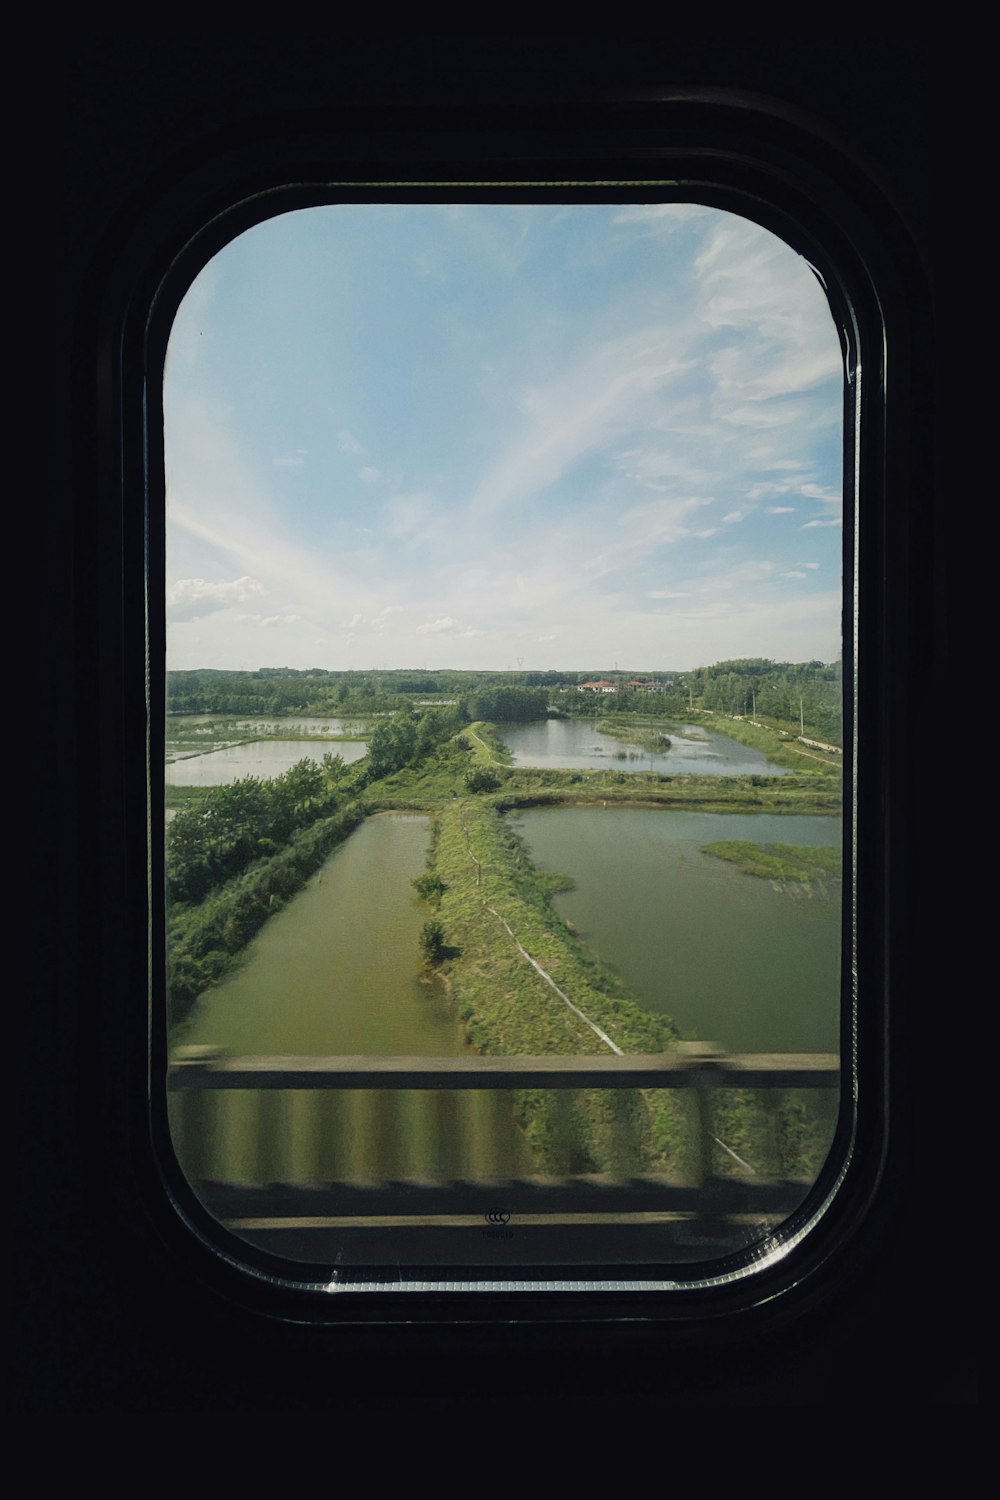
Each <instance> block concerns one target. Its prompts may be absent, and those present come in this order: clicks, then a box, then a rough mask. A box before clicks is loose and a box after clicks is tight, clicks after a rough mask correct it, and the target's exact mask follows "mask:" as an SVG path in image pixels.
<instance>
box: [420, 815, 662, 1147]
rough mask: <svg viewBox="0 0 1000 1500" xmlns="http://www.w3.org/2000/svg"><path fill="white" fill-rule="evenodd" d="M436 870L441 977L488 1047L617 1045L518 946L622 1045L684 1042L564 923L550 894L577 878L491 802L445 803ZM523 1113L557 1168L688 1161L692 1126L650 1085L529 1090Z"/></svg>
mask: <svg viewBox="0 0 1000 1500" xmlns="http://www.w3.org/2000/svg"><path fill="white" fill-rule="evenodd" d="M432 869H433V873H434V875H435V876H436V877H437V880H438V881H439V882H440V883H441V886H442V887H443V889H440V892H439V895H438V899H437V901H436V903H435V907H436V914H437V917H438V919H439V920H440V921H441V923H442V926H443V928H444V932H445V935H446V939H447V945H448V952H449V955H450V956H449V957H448V959H447V960H446V962H445V964H444V966H443V970H442V973H443V977H444V978H445V980H446V982H447V984H448V987H449V989H450V991H451V994H452V996H453V998H454V1001H455V1005H456V1007H457V1010H458V1014H459V1016H460V1017H461V1019H462V1020H463V1022H464V1023H465V1027H466V1031H467V1033H468V1036H469V1038H470V1040H471V1041H472V1042H473V1043H474V1044H475V1045H476V1046H477V1047H478V1048H479V1049H480V1051H482V1052H486V1053H492V1054H502V1055H507V1056H511V1055H513V1056H516V1055H519V1054H521V1055H539V1054H545V1053H555V1054H559V1055H573V1054H581V1053H608V1052H609V1051H610V1049H609V1048H608V1046H607V1044H606V1043H605V1042H603V1041H602V1040H601V1038H600V1037H599V1036H598V1035H597V1034H596V1033H595V1032H594V1031H593V1030H592V1029H591V1028H590V1027H589V1026H588V1025H587V1024H586V1022H585V1021H584V1020H582V1019H581V1018H580V1017H579V1016H578V1015H576V1014H574V1012H573V1011H572V1010H571V1009H570V1008H569V1006H568V1005H567V1004H566V1003H565V1001H564V1000H563V999H562V998H561V997H560V995H559V994H557V993H556V991H555V990H554V989H553V988H552V987H551V985H549V984H548V983H546V981H545V979H544V978H543V977H542V975H541V974H539V973H538V972H537V970H536V969H534V968H533V967H532V966H531V965H530V964H529V963H528V962H527V961H526V959H525V957H524V955H523V953H522V952H520V951H519V947H518V944H520V946H521V948H523V949H525V950H526V951H527V952H528V953H530V955H531V957H532V958H533V959H534V960H535V961H536V962H537V963H538V964H539V965H540V966H541V968H542V969H543V970H544V971H545V973H546V974H548V975H549V976H550V978H551V979H552V980H553V981H554V983H555V984H556V985H558V987H559V989H560V990H562V991H563V992H564V994H566V995H567V996H568V997H569V998H570V999H571V1000H572V1002H573V1004H574V1005H575V1006H576V1007H577V1009H578V1010H580V1011H582V1012H583V1014H584V1015H585V1016H586V1017H588V1018H589V1019H590V1021H592V1022H593V1023H594V1025H595V1026H597V1027H599V1028H600V1029H601V1030H602V1031H603V1032H605V1033H606V1035H607V1036H609V1037H610V1038H611V1040H612V1041H613V1042H614V1043H615V1044H616V1046H617V1047H619V1048H620V1049H621V1050H622V1051H623V1052H660V1051H662V1050H663V1049H664V1048H665V1047H667V1046H669V1045H670V1043H671V1042H672V1041H674V1040H675V1039H676V1036H677V1033H676V1030H675V1029H674V1027H673V1026H672V1025H671V1024H670V1022H669V1021H665V1020H663V1019H662V1018H660V1017H657V1016H654V1015H652V1014H650V1013H649V1012H648V1011H646V1010H644V1009H643V1008H642V1006H641V1005H640V1004H639V1002H638V1001H637V1000H636V998H635V997H634V996H633V995H631V994H630V993H629V991H628V989H627V988H626V986H625V985H624V984H623V983H622V981H621V980H620V979H618V978H617V976H615V975H614V974H612V973H611V972H610V971H609V970H608V969H606V968H605V967H604V966H603V965H602V964H600V963H598V962H597V961H596V960H595V959H594V958H593V957H592V956H591V955H590V954H588V953H587V951H586V950H585V949H584V948H583V947H582V945H581V944H580V943H579V942H577V940H576V939H575V938H574V937H573V935H572V934H571V933H570V931H569V929H568V928H567V927H566V926H565V925H564V924H563V923H562V922H561V921H560V920H559V918H558V917H557V916H556V914H555V912H554V911H553V910H552V908H551V906H550V905H549V899H548V898H549V897H550V896H551V895H552V894H553V893H554V892H555V891H557V890H561V889H566V888H567V887H568V886H569V885H571V884H572V882H570V881H568V880H567V878H566V877H564V876H559V875H553V874H551V873H549V874H543V873H542V872H540V871H538V870H536V869H535V867H534V866H533V865H532V863H531V860H530V858H529V857H528V853H527V851H526V849H525V848H524V845H523V844H522V842H521V840H520V839H519V838H518V836H517V834H516V833H515V832H514V830H513V829H512V828H511V827H510V825H509V824H508V823H507V822H506V821H505V820H504V818H503V817H502V815H501V813H500V811H499V809H498V808H497V806H496V805H495V803H493V802H492V801H491V799H487V798H464V799H461V800H458V801H455V802H452V803H451V804H450V805H446V806H444V807H442V808H441V809H440V810H439V812H438V815H437V820H436V824H435V839H434V848H433V852H432ZM504 923H506V924H507V926H506V927H505V926H504ZM508 927H509V928H510V929H511V930H512V931H513V933H514V934H515V937H516V941H515V940H514V938H512V937H511V934H510V932H509V931H508V930H507V928H508ZM515 1112H516V1116H517V1118H518V1121H519V1123H520V1125H521V1126H522V1128H523V1130H524V1132H525V1135H526V1137H527V1139H528V1142H529V1144H530V1145H531V1147H532V1150H533V1153H534V1155H535V1159H536V1161H537V1162H538V1163H539V1165H540V1166H541V1167H542V1168H543V1169H545V1170H549V1171H572V1172H595V1171H596V1172H607V1173H610V1174H612V1175H615V1176H621V1175H631V1174H633V1173H635V1172H639V1171H645V1170H650V1169H652V1168H654V1167H660V1168H668V1167H671V1166H673V1167H677V1166H682V1165H683V1160H682V1158H683V1157H684V1153H685V1150H686V1149H687V1143H688V1137H689V1134H690V1132H689V1131H688V1130H686V1129H685V1122H684V1109H683V1105H682V1103H681V1102H680V1101H678V1100H671V1099H669V1098H668V1097H667V1096H666V1095H664V1094H662V1093H656V1092H654V1091H651V1090H643V1091H639V1090H622V1089H616V1090H581V1091H578V1092H574V1093H568V1092H566V1091H564V1090H552V1091H543V1090H522V1091H519V1093H518V1094H517V1095H516V1104H515Z"/></svg>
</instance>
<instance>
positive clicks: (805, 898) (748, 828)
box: [515, 807, 841, 1052]
mask: <svg viewBox="0 0 1000 1500" xmlns="http://www.w3.org/2000/svg"><path fill="white" fill-rule="evenodd" d="M515 827H517V828H518V829H519V830H520V832H521V834H522V836H523V837H524V839H525V841H526V843H527V845H528V847H529V849H530V850H531V853H532V857H533V858H534V860H535V862H536V863H537V864H538V865H539V866H540V867H541V868H542V869H546V870H559V871H562V872H565V873H566V874H568V875H572V876H573V877H574V879H575V880H576V882H577V889H576V890H574V891H570V892H567V893H565V894H563V895H560V896H558V897H556V898H555V903H554V904H555V907H556V909H557V911H558V912H559V914H560V915H561V916H562V917H563V919H564V920H566V921H568V922H570V923H571V924H572V925H573V927H574V928H575V929H576V930H577V932H578V933H579V935H580V936H581V937H582V938H583V940H584V941H585V942H586V943H587V944H588V946H589V947H590V948H591V949H592V950H593V952H594V953H595V954H596V955H597V956H598V957H599V958H600V959H601V960H603V962H605V963H606V964H609V965H610V966H611V967H612V968H614V969H615V970H616V971H617V972H618V973H619V974H620V975H621V976H622V977H623V978H624V980H625V982H626V983H627V984H628V985H629V986H630V988H631V989H632V990H633V992H634V993H635V995H636V996H637V997H638V999H639V1000H640V1001H641V1002H642V1004H643V1005H645V1006H647V1007H648V1008H649V1009H650V1010H655V1011H657V1012H659V1013H661V1014H665V1015H668V1016H671V1017H672V1018H673V1019H674V1021H676V1023H677V1025H678V1026H679V1027H680V1029H681V1033H682V1035H683V1036H684V1037H686V1038H689V1039H691V1040H696V1041H705V1042H715V1043H717V1044H718V1045H719V1046H721V1047H725V1048H726V1049H728V1050H732V1051H740V1052H744V1051H745V1052H772V1051H773V1052H836V1051H838V1049H839V1019H840V963H841V960H840V913H841V902H840V886H839V882H829V883H825V884H822V885H814V886H811V887H808V888H805V889H803V888H802V887H796V886H793V885H780V884H779V885H777V886H775V885H774V884H772V882H771V881H770V880H762V879H759V878H756V877H753V876H749V875H745V874H743V873H742V872H741V871H740V870H738V869H737V868H736V867H735V866H734V865H731V864H727V863H726V862H725V861H722V860H719V859H714V858H712V857H711V856H710V855H707V854H702V853H701V852H700V851H701V846H702V845H704V844H710V843H715V842H717V841H718V840H722V839H748V840H751V841H753V842H755V843H761V844H768V843H784V844H814V845H815V844H822V845H835V844H838V843H839V842H840V823H839V820H838V819H836V818H820V817H782V816H776V815H773V814H742V815H741V814H721V813H694V812H674V811H669V812H667V811H662V810H658V809H657V810H652V809H646V808H635V807H605V808H599V807H581V808H539V809H532V810H530V811H527V812H524V813H522V814H520V815H519V816H518V818H517V819H516V822H515Z"/></svg>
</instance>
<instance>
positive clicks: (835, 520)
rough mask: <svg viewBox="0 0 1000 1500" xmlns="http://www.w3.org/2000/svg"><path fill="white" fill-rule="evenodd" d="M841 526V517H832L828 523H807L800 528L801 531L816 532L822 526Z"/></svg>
mask: <svg viewBox="0 0 1000 1500" xmlns="http://www.w3.org/2000/svg"><path fill="white" fill-rule="evenodd" d="M840 524H841V521H840V517H839V516H834V517H832V518H831V519H830V520H828V521H806V522H805V523H804V525H803V526H801V527H800V530H802V531H815V530H816V528H817V527H820V526H822V527H827V526H839V525H840Z"/></svg>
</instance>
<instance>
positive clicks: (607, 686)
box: [576, 677, 618, 693]
mask: <svg viewBox="0 0 1000 1500" xmlns="http://www.w3.org/2000/svg"><path fill="white" fill-rule="evenodd" d="M576 690H577V692H578V693H617V691H618V684H617V682H609V681H608V679H607V678H606V677H601V678H599V679H598V681H597V682H580V683H578V684H577V688H576Z"/></svg>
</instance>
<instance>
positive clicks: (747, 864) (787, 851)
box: [701, 839, 841, 884]
mask: <svg viewBox="0 0 1000 1500" xmlns="http://www.w3.org/2000/svg"><path fill="white" fill-rule="evenodd" d="M701 852H702V853H703V854H711V855H713V856H714V857H715V858H716V859H725V860H728V861H729V862H730V863H731V864H734V865H736V866H737V867H738V868H739V869H740V870H742V871H743V873H744V874H745V875H757V876H760V877H761V878H762V879H765V880H787V881H796V882H800V883H803V884H809V883H811V882H812V881H814V880H839V879H840V875H841V853H840V850H839V849H838V848H830V847H826V846H820V847H814V846H806V845H801V844H753V843H750V842H747V841H745V840H743V839H724V840H722V841H720V842H719V843H717V844H703V845H702V851H701Z"/></svg>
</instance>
